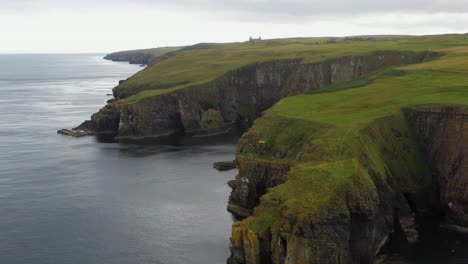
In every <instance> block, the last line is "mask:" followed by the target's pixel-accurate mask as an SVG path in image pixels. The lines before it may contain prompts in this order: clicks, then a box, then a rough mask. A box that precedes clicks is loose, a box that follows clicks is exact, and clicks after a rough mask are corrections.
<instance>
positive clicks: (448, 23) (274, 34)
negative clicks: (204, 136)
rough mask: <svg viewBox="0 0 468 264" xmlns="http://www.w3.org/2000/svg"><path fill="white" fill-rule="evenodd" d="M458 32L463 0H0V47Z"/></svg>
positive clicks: (465, 15)
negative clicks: (258, 37) (253, 37)
mask: <svg viewBox="0 0 468 264" xmlns="http://www.w3.org/2000/svg"><path fill="white" fill-rule="evenodd" d="M466 32H468V4H467V0H385V1H381V0H9V1H6V0H0V53H36V52H39V53H51V52H52V53H63V52H111V51H117V50H126V49H136V48H149V47H156V46H175V45H188V44H195V43H199V42H234V41H244V40H247V39H248V38H249V36H261V37H262V38H284V37H317V36H349V35H369V34H413V35H423V34H441V33H466Z"/></svg>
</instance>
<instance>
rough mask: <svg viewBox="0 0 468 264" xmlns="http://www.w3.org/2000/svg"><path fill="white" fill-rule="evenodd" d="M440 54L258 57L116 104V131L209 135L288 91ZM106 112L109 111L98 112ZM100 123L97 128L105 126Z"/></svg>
mask: <svg viewBox="0 0 468 264" xmlns="http://www.w3.org/2000/svg"><path fill="white" fill-rule="evenodd" d="M436 55H437V54H436V53H431V52H422V53H414V52H400V51H395V52H393V51H385V52H376V53H373V54H371V55H366V56H346V57H342V58H337V59H330V60H327V61H323V62H318V63H310V64H304V63H302V61H301V60H300V59H295V60H281V61H273V62H262V63H255V64H252V65H248V66H245V67H242V68H240V69H236V70H232V71H230V72H227V73H226V74H225V75H224V76H222V77H220V78H218V79H217V80H215V81H212V82H210V83H207V84H203V85H202V86H203V87H200V86H190V87H187V88H184V89H179V90H175V91H172V92H169V93H166V94H162V95H159V96H154V97H149V98H145V99H143V100H141V101H139V102H138V103H134V104H128V105H125V104H122V105H121V106H120V107H119V109H116V111H117V112H120V118H119V119H120V120H119V123H120V125H119V126H112V127H113V128H114V129H115V130H113V131H112V133H113V134H115V135H116V136H117V140H120V139H138V138H149V137H159V136H160V135H165V134H169V133H174V132H178V133H185V135H188V136H210V135H218V134H222V133H225V132H226V131H229V130H231V129H233V128H234V127H240V128H248V127H250V126H251V125H252V123H253V120H255V119H256V118H258V117H259V116H260V115H261V113H262V112H263V111H265V110H266V109H268V108H270V107H271V106H273V104H275V103H276V102H278V101H279V100H280V99H282V98H285V97H287V96H291V95H296V94H300V93H304V92H307V91H312V90H315V89H318V88H321V87H325V86H328V85H330V84H336V83H341V82H346V81H350V80H354V79H356V78H358V77H360V76H362V75H363V74H366V73H369V72H372V71H376V70H379V69H384V68H387V67H390V66H398V65H404V64H411V63H417V62H421V61H424V60H427V59H428V58H432V57H435V56H436ZM174 85H179V84H174ZM172 86H173V85H168V87H172ZM159 88H164V87H157V89H159ZM166 88H167V87H166ZM113 92H114V97H115V98H116V99H124V98H126V97H129V96H131V95H133V94H127V93H126V92H128V91H127V90H120V89H119V87H116V88H114V90H113ZM108 107H110V108H115V106H112V105H111V106H108ZM97 115H101V112H100V113H97ZM107 117H109V116H107ZM104 118H106V116H101V117H99V119H104ZM112 118H114V116H112ZM108 122H109V123H113V121H108ZM96 127H97V129H98V131H99V129H100V127H101V126H96ZM108 128H110V127H106V130H107V129H108ZM107 132H110V131H107Z"/></svg>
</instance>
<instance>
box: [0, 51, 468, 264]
mask: <svg viewBox="0 0 468 264" xmlns="http://www.w3.org/2000/svg"><path fill="white" fill-rule="evenodd" d="M103 56H104V54H21V55H0V264H179V263H180V264H192V263H193V264H221V263H226V259H227V258H228V257H229V254H230V253H229V237H230V232H231V226H232V223H233V221H234V220H233V217H232V216H231V215H230V214H229V213H228V212H227V211H226V205H227V200H228V197H229V193H230V189H229V187H228V186H227V184H226V183H227V182H228V181H229V180H232V179H234V177H235V175H236V173H237V171H235V170H234V171H229V172H218V171H216V170H214V169H213V168H212V164H213V162H215V161H225V160H232V159H234V153H235V144H236V139H235V138H227V139H225V140H214V141H210V142H206V143H196V144H195V143H194V144H176V145H170V146H167V145H166V146H164V145H132V144H118V143H103V142H98V141H97V140H96V139H95V138H94V137H83V138H72V137H67V136H63V135H59V134H57V133H56V131H57V130H58V129H62V128H73V127H75V126H77V125H79V124H80V123H81V122H82V121H84V120H85V119H89V117H90V116H91V114H93V113H94V112H97V111H98V109H99V108H100V107H102V106H103V105H104V104H105V102H106V101H107V100H108V99H110V98H111V96H109V94H111V93H112V88H113V87H114V86H116V84H117V83H118V81H119V80H121V79H126V78H128V77H130V76H131V75H133V74H134V73H136V72H138V71H139V70H141V69H142V67H140V66H139V65H130V64H128V63H125V62H111V61H106V60H103V59H102V57H103ZM386 263H392V264H397V263H398V264H403V263H404V264H413V263H421V264H422V263H433V264H437V263H444V264H445V263H450V264H462V263H464V264H467V263H468V237H467V236H463V235H454V234H450V233H446V232H441V233H440V234H437V235H436V236H434V238H433V239H432V240H431V241H428V242H426V243H424V244H421V245H418V246H417V247H415V249H414V252H412V254H411V256H409V257H406V256H404V257H403V256H400V255H393V256H392V257H391V258H390V259H389V260H388V261H387V262H386ZM318 264H319V263H318Z"/></svg>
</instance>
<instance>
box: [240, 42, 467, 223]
mask: <svg viewBox="0 0 468 264" xmlns="http://www.w3.org/2000/svg"><path fill="white" fill-rule="evenodd" d="M462 39H464V38H462ZM451 40H453V39H451ZM420 42H421V41H417V43H418V44H415V45H419V43H420ZM439 51H442V52H445V54H446V55H445V56H442V57H441V58H439V59H436V60H434V61H431V62H427V63H422V64H416V65H411V66H405V67H400V68H398V69H393V70H387V71H384V72H380V73H375V74H373V75H370V76H365V77H363V78H362V79H360V80H356V81H353V82H350V83H345V84H341V85H336V86H332V87H326V88H324V89H322V90H319V91H317V92H316V93H314V94H303V95H298V96H294V97H289V98H287V99H284V100H282V101H280V102H279V103H277V104H276V105H275V106H274V107H273V108H271V109H269V110H268V111H266V113H265V114H264V116H263V117H262V118H260V119H258V120H257V121H256V122H255V124H254V126H253V128H252V129H251V130H250V131H249V132H248V133H247V134H246V135H245V136H244V139H245V138H249V137H255V139H258V141H259V142H260V141H261V143H262V144H266V145H267V147H266V148H267V149H279V150H282V151H283V152H284V151H285V152H286V153H288V154H287V157H285V158H284V159H287V160H290V162H292V163H293V164H295V166H294V168H293V169H292V170H291V171H290V172H289V173H288V175H287V181H286V183H284V184H282V185H279V186H277V187H275V188H273V189H271V190H270V192H269V193H268V194H266V195H265V196H263V198H262V202H261V205H260V207H259V208H257V209H256V213H255V217H252V218H249V219H247V220H246V223H248V225H249V228H251V229H252V230H255V231H257V232H263V231H265V230H267V229H268V228H271V227H272V226H274V225H275V223H277V222H278V221H279V220H280V219H287V218H288V216H292V215H294V217H298V216H299V217H300V215H303V216H304V215H309V216H310V215H324V214H326V215H330V214H334V213H336V214H345V213H346V212H347V210H348V209H347V208H343V206H345V205H346V203H345V201H344V200H346V199H349V197H346V195H345V194H349V193H354V194H355V195H356V197H359V199H358V200H359V201H362V200H367V201H368V202H369V203H370V204H369V205H367V206H366V205H361V206H363V207H364V208H366V207H367V208H369V210H371V208H375V205H372V203H373V202H375V201H376V199H374V198H372V196H376V193H374V192H375V191H376V189H375V186H374V185H373V183H372V180H371V178H370V176H369V175H368V174H367V172H366V170H364V169H363V168H362V164H361V161H360V160H359V159H360V156H361V155H362V152H363V151H365V152H366V153H367V154H366V155H368V156H369V157H368V159H369V160H370V161H369V163H370V165H369V164H368V165H369V166H370V167H372V170H374V171H377V172H379V175H386V174H388V172H387V171H390V172H391V175H392V176H393V177H397V182H398V184H399V185H400V187H401V188H403V189H405V188H406V189H413V190H414V189H418V188H424V187H425V186H427V185H428V184H430V178H428V177H427V176H428V175H430V173H429V172H428V171H427V170H428V166H427V164H425V163H424V161H423V158H422V157H421V156H420V154H418V151H420V150H419V146H418V141H417V140H415V139H414V135H412V134H411V132H410V131H409V130H408V125H407V124H406V121H405V118H404V117H403V113H402V109H404V108H405V107H419V106H421V105H430V106H431V107H437V106H438V105H455V106H456V105H467V104H468V47H465V46H463V47H454V48H444V49H439ZM285 120H286V121H285ZM287 120H290V121H289V122H288V121H287ZM285 123H288V124H289V125H287V126H285ZM311 126H312V127H316V128H320V130H318V132H317V131H314V133H310V131H311V130H310V127H311ZM285 127H286V129H285ZM292 131H293V133H291V132H292ZM392 131H394V133H395V134H397V135H399V136H394V135H392ZM386 133H387V134H386ZM250 140H251V139H250ZM240 144H242V142H241V143H240ZM383 146H386V149H388V150H390V151H387V152H389V153H387V154H388V155H389V157H387V159H386V161H385V162H383V161H382V157H380V156H379V155H382V154H381V153H379V150H381V149H382V148H383ZM256 147H257V146H255V145H252V146H251V148H250V149H248V148H247V149H244V150H243V153H239V154H238V157H239V158H240V159H250V160H252V159H262V160H263V159H275V157H265V156H257V155H256V154H255V153H256ZM263 148H265V147H263ZM363 148H364V150H363ZM387 154H386V155H387ZM392 155H394V156H392ZM390 156H391V157H390ZM364 183H368V186H364V185H365V184H364ZM366 196H367V198H363V197H366ZM347 202H348V203H349V200H348V201H347Z"/></svg>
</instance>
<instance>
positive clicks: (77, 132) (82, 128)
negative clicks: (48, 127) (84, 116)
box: [57, 120, 95, 137]
mask: <svg viewBox="0 0 468 264" xmlns="http://www.w3.org/2000/svg"><path fill="white" fill-rule="evenodd" d="M94 124H95V123H94V122H92V121H90V120H87V121H85V122H83V123H82V124H81V125H79V126H77V127H75V128H73V129H71V130H70V129H60V130H58V131H57V133H58V134H61V135H65V136H71V137H84V136H93V135H95V126H94Z"/></svg>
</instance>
